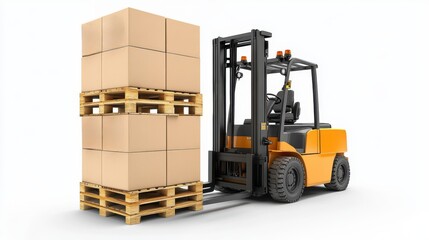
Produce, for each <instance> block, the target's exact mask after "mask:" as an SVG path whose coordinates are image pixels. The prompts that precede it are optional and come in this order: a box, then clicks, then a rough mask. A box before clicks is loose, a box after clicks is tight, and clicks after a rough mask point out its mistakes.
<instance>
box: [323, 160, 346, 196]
mask: <svg viewBox="0 0 429 240" xmlns="http://www.w3.org/2000/svg"><path fill="white" fill-rule="evenodd" d="M349 181H350V165H349V161H348V160H347V159H346V157H344V156H337V157H336V158H335V160H334V166H333V167H332V176H331V182H330V183H327V184H325V187H326V188H327V189H329V190H332V191H343V190H346V188H347V186H348V185H349Z"/></svg>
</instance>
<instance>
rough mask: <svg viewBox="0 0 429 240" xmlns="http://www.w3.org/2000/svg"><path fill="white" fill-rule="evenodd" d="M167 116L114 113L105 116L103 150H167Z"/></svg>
mask: <svg viewBox="0 0 429 240" xmlns="http://www.w3.org/2000/svg"><path fill="white" fill-rule="evenodd" d="M166 122H167V120H166V116H163V115H156V114H153V115H150V114H143V115H140V114H138V115H129V114H124V115H114V116H103V150H107V151H117V152H143V151H159V150H165V149H166V145H167V139H166V135H167V132H166Z"/></svg>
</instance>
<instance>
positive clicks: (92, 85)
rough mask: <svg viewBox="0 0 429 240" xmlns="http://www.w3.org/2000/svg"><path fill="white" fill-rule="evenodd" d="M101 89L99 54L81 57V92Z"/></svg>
mask: <svg viewBox="0 0 429 240" xmlns="http://www.w3.org/2000/svg"><path fill="white" fill-rule="evenodd" d="M100 89H101V53H98V54H94V55H91V56H86V57H82V92H85V91H93V90H100Z"/></svg>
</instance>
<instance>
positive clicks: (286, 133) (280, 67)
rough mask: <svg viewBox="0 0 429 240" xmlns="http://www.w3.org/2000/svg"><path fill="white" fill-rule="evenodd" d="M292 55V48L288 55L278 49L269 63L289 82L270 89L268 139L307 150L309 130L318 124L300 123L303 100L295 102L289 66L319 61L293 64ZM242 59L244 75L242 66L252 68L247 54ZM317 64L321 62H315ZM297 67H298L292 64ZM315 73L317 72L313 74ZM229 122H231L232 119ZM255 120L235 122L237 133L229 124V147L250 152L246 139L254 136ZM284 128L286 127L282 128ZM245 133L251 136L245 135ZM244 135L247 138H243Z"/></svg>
mask: <svg viewBox="0 0 429 240" xmlns="http://www.w3.org/2000/svg"><path fill="white" fill-rule="evenodd" d="M290 59H291V53H290V51H289V50H286V51H285V55H284V56H283V55H282V52H281V51H279V52H278V53H277V57H276V58H274V59H269V60H268V63H267V74H273V73H280V74H281V75H283V76H284V77H285V83H284V85H283V88H282V89H281V90H280V91H278V92H277V94H273V93H267V94H266V103H265V115H266V120H267V128H268V129H267V130H268V134H267V135H268V140H270V141H269V142H271V144H272V139H276V141H285V142H287V143H289V144H290V145H291V146H292V147H294V148H295V149H296V150H297V152H299V153H306V149H305V145H306V137H307V133H308V131H310V130H312V129H314V128H317V127H316V126H315V123H297V121H298V120H299V117H300V115H301V103H300V102H299V101H296V102H295V92H294V90H292V89H291V87H292V82H291V80H289V73H290V71H287V67H288V66H289V67H291V71H294V70H305V69H309V68H307V66H306V65H309V66H311V65H315V64H312V63H309V62H305V61H303V60H302V61H303V63H301V64H299V65H298V64H297V65H289V64H288V63H289V61H290ZM241 60H242V61H241V62H238V63H237V65H238V66H239V68H238V70H237V75H238V76H240V77H239V78H241V77H242V76H243V74H242V73H241V72H239V70H240V69H245V70H250V69H251V66H250V64H249V62H247V58H246V57H244V56H243V57H242V58H241ZM243 60H244V61H243ZM315 66H317V65H315ZM292 67H294V68H292ZM312 77H314V76H312ZM229 124H231V123H230V122H229ZM251 124H252V120H251V119H245V120H244V122H243V124H242V125H237V124H234V128H233V129H234V134H233V136H231V135H232V134H231V127H228V130H229V131H228V133H227V137H228V138H229V140H228V141H227V142H228V143H229V145H228V146H227V147H230V148H229V150H230V151H233V152H242V153H247V152H250V147H249V148H248V147H247V146H248V145H249V144H246V141H247V142H249V143H250V141H251V140H250V136H251V131H252V126H251ZM318 124H319V126H318V128H331V125H330V124H327V123H318ZM281 128H283V131H281ZM231 137H232V138H235V140H234V144H235V146H233V147H232V148H231V145H230V144H231ZM243 137H247V139H244V138H243ZM239 138H241V140H239ZM243 139H244V140H243Z"/></svg>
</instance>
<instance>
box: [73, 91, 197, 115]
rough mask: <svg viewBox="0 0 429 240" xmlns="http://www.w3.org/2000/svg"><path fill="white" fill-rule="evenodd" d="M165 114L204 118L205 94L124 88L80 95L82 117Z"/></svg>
mask: <svg viewBox="0 0 429 240" xmlns="http://www.w3.org/2000/svg"><path fill="white" fill-rule="evenodd" d="M109 113H161V114H189V115H202V95H201V94H196V93H183V92H171V91H164V90H156V89H147V88H137V87H122V88H112V89H105V90H99V91H89V92H82V93H81V94H80V115H81V116H83V115H92V114H109Z"/></svg>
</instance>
